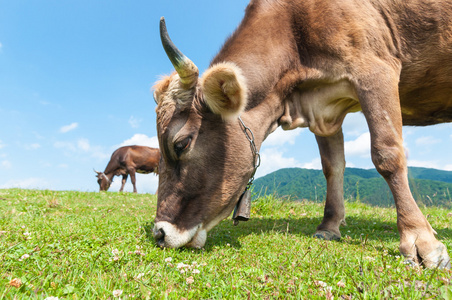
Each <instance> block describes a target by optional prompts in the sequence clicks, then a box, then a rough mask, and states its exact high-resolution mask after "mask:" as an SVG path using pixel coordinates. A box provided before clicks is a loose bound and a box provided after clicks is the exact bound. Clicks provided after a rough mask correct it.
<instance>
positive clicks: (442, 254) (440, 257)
mask: <svg viewBox="0 0 452 300" xmlns="http://www.w3.org/2000/svg"><path fill="white" fill-rule="evenodd" d="M422 264H423V265H424V266H425V267H427V268H439V269H450V268H451V264H450V257H449V254H447V248H446V246H444V245H443V244H440V245H439V246H438V248H436V249H435V250H433V251H432V252H430V253H429V254H427V255H424V256H423V257H422Z"/></svg>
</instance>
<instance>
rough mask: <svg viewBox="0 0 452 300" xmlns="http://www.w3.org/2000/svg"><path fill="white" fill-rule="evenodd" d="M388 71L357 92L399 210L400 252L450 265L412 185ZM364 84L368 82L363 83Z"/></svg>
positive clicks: (378, 161)
mask: <svg viewBox="0 0 452 300" xmlns="http://www.w3.org/2000/svg"><path fill="white" fill-rule="evenodd" d="M387 74H391V72H390V71H389V70H386V72H383V73H382V74H381V76H380V78H378V76H376V75H375V74H373V75H372V76H371V78H370V80H369V81H367V83H368V85H367V86H365V87H364V88H363V89H361V90H359V91H358V94H359V96H360V101H361V107H362V109H363V113H364V115H365V117H366V120H367V123H368V125H369V130H370V135H371V149H372V150H371V151H372V161H373V163H374V165H375V167H376V169H377V170H378V172H379V173H380V174H381V175H382V176H383V178H384V179H385V180H386V182H387V183H388V185H389V187H390V189H391V192H392V194H393V196H394V200H395V205H396V209H397V228H398V231H399V234H400V245H399V249H400V252H401V253H402V254H403V255H404V256H405V257H406V259H407V262H409V263H411V264H423V265H424V266H426V267H430V268H434V267H442V268H444V267H446V268H450V258H449V255H448V253H447V249H446V247H445V246H444V245H443V244H442V243H441V242H439V241H438V240H437V239H436V238H435V231H434V230H433V229H432V227H431V226H430V224H429V222H428V221H427V219H426V218H425V217H424V215H423V214H422V212H421V210H420V209H419V207H418V206H417V204H416V202H415V200H414V198H413V196H412V194H411V191H410V188H409V185H408V176H407V166H406V159H405V154H404V148H403V140H402V117H401V116H402V115H401V109H400V102H399V98H398V81H397V77H396V76H394V77H393V78H388V77H387V76H388V75H387ZM364 83H365V82H364Z"/></svg>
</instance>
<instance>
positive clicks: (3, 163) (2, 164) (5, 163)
mask: <svg viewBox="0 0 452 300" xmlns="http://www.w3.org/2000/svg"><path fill="white" fill-rule="evenodd" d="M12 166H13V165H12V163H11V162H10V161H9V160H3V161H1V162H0V169H11V167H12Z"/></svg>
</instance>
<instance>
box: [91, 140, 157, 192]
mask: <svg viewBox="0 0 452 300" xmlns="http://www.w3.org/2000/svg"><path fill="white" fill-rule="evenodd" d="M159 161H160V151H159V149H156V148H151V147H146V146H124V147H121V148H118V149H117V150H115V152H113V154H112V155H111V158H110V161H109V162H108V164H107V167H106V168H105V171H104V172H97V178H98V181H97V182H98V183H99V188H100V191H107V190H108V189H109V187H110V184H111V182H112V181H113V177H114V176H119V175H122V183H121V188H120V190H119V191H120V192H122V191H123V189H124V185H125V184H126V181H127V176H128V175H129V174H130V180H131V181H132V185H133V192H134V193H136V192H137V188H136V185H135V183H136V178H135V173H136V172H138V173H142V174H149V173H155V174H158V173H159V172H158V166H159Z"/></svg>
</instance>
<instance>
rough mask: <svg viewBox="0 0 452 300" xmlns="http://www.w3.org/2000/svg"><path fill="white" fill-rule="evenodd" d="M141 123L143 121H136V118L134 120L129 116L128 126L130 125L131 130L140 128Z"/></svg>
mask: <svg viewBox="0 0 452 300" xmlns="http://www.w3.org/2000/svg"><path fill="white" fill-rule="evenodd" d="M142 121H143V120H141V119H137V118H135V117H134V116H130V118H129V124H130V126H131V127H132V128H138V127H140V123H141V122H142Z"/></svg>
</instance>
